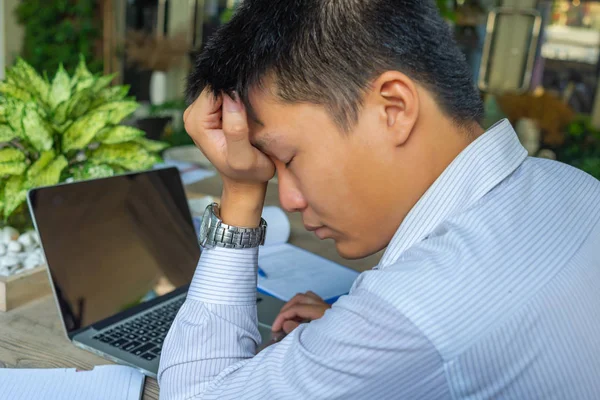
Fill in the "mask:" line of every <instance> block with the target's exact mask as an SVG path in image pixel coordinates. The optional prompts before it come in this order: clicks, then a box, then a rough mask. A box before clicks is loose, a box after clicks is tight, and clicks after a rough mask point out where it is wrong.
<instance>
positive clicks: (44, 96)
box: [12, 58, 50, 104]
mask: <svg viewBox="0 0 600 400" xmlns="http://www.w3.org/2000/svg"><path fill="white" fill-rule="evenodd" d="M12 69H13V71H14V72H15V73H16V74H17V75H18V76H19V78H20V80H19V85H20V86H21V87H22V88H23V89H25V90H27V91H28V92H29V93H31V94H33V95H35V97H36V100H41V101H42V102H44V103H46V104H47V103H48V95H49V94H50V86H49V85H48V82H46V81H45V80H44V78H42V77H41V76H40V74H38V73H37V72H36V70H35V69H34V68H33V67H32V66H31V65H29V64H28V63H27V62H26V61H25V60H23V59H22V58H19V59H18V60H17V63H16V65H15V66H14V67H13V68H12Z"/></svg>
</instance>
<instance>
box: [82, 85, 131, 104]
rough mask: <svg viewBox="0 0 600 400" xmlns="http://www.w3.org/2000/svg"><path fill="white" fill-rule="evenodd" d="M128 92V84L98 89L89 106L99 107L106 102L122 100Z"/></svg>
mask: <svg viewBox="0 0 600 400" xmlns="http://www.w3.org/2000/svg"><path fill="white" fill-rule="evenodd" d="M127 93H129V86H128V85H125V86H112V87H108V88H105V89H102V90H100V91H99V92H98V93H97V94H96V96H95V98H94V101H93V102H92V106H91V108H92V109H93V108H96V107H100V106H101V105H104V104H106V103H111V102H113V101H119V100H123V99H124V98H125V96H127Z"/></svg>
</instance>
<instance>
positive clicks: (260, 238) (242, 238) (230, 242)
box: [209, 219, 267, 249]
mask: <svg viewBox="0 0 600 400" xmlns="http://www.w3.org/2000/svg"><path fill="white" fill-rule="evenodd" d="M266 226H267V223H266V222H265V220H263V219H261V223H260V226H259V227H258V228H239V227H237V226H231V225H227V224H224V223H222V222H221V223H220V224H219V225H218V226H217V228H216V229H215V230H213V232H214V234H213V232H211V236H212V237H210V238H209V242H211V243H213V244H214V245H215V246H217V247H225V248H227V249H232V248H235V249H249V248H253V247H258V246H259V245H262V244H264V240H265V233H266Z"/></svg>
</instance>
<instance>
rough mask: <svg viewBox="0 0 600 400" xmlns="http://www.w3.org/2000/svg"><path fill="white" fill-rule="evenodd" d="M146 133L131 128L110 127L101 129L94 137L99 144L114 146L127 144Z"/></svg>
mask: <svg viewBox="0 0 600 400" xmlns="http://www.w3.org/2000/svg"><path fill="white" fill-rule="evenodd" d="M145 134H146V133H145V132H144V131H142V130H141V129H138V128H134V127H132V126H111V127H108V128H104V129H102V130H101V131H100V132H98V134H97V135H96V140H97V141H99V142H100V143H106V144H116V143H124V142H129V141H130V140H133V139H135V138H139V137H142V136H144V135H145Z"/></svg>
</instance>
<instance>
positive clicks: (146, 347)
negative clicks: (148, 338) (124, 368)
mask: <svg viewBox="0 0 600 400" xmlns="http://www.w3.org/2000/svg"><path fill="white" fill-rule="evenodd" d="M153 348H154V345H153V344H152V343H146V344H145V345H143V346H140V347H138V348H137V349H133V351H130V353H131V354H135V355H136V356H141V355H142V354H144V353H146V352H148V351H150V350H152V349H153Z"/></svg>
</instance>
